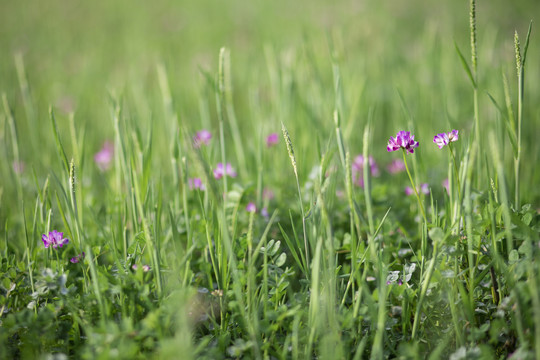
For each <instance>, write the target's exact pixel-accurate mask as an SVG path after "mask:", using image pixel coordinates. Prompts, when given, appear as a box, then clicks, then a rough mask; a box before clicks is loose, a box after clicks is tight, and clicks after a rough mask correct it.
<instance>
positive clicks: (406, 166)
mask: <svg viewBox="0 0 540 360" xmlns="http://www.w3.org/2000/svg"><path fill="white" fill-rule="evenodd" d="M403 162H404V163H405V169H406V170H407V175H409V180H410V181H411V185H412V188H413V190H414V193H415V194H416V199H417V200H418V205H420V210H422V216H423V217H424V221H425V222H426V225H427V223H428V221H427V217H426V212H425V211H424V205H422V201H421V200H420V195H418V190H416V185H415V183H414V180H413V178H412V176H411V172H410V171H409V165H407V158H406V157H405V150H404V149H403Z"/></svg>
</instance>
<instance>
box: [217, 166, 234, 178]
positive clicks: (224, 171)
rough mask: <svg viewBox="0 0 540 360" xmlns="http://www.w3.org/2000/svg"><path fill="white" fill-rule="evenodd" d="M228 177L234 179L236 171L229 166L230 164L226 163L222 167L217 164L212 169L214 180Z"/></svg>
mask: <svg viewBox="0 0 540 360" xmlns="http://www.w3.org/2000/svg"><path fill="white" fill-rule="evenodd" d="M225 175H228V176H230V177H233V178H234V177H236V171H235V170H234V169H233V167H232V166H231V163H227V164H226V165H225V166H223V164H222V163H218V164H217V166H216V168H215V169H214V178H216V179H218V180H219V179H221V178H222V177H223V176H225Z"/></svg>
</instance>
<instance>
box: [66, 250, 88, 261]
mask: <svg viewBox="0 0 540 360" xmlns="http://www.w3.org/2000/svg"><path fill="white" fill-rule="evenodd" d="M85 256H86V254H85V253H84V251H83V252H82V253H80V254H79V255H77V256H75V257H72V258H71V259H70V260H69V261H70V262H71V263H72V264H76V263H78V262H79V261H81V260H83V259H84V257H85Z"/></svg>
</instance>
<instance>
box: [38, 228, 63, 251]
mask: <svg viewBox="0 0 540 360" xmlns="http://www.w3.org/2000/svg"><path fill="white" fill-rule="evenodd" d="M41 240H42V241H43V245H45V248H46V249H47V248H48V247H49V246H52V248H53V249H57V248H58V247H62V246H64V245H66V244H67V243H69V239H67V238H64V233H61V232H58V231H56V230H53V231H50V232H49V235H46V234H43V235H41Z"/></svg>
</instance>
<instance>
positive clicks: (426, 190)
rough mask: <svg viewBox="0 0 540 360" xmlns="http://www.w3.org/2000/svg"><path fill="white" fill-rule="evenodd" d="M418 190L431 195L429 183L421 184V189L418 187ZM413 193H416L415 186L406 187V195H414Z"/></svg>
mask: <svg viewBox="0 0 540 360" xmlns="http://www.w3.org/2000/svg"><path fill="white" fill-rule="evenodd" d="M416 190H417V191H418V192H421V193H422V194H424V195H429V184H426V183H424V184H422V185H420V189H418V187H416ZM413 194H414V190H413V188H412V187H410V186H407V187H406V188H405V195H407V196H410V195H413Z"/></svg>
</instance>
